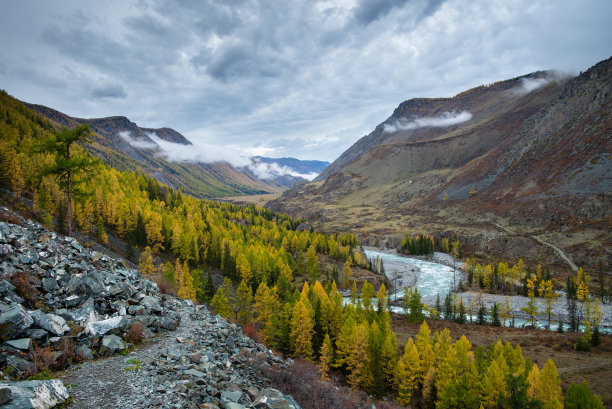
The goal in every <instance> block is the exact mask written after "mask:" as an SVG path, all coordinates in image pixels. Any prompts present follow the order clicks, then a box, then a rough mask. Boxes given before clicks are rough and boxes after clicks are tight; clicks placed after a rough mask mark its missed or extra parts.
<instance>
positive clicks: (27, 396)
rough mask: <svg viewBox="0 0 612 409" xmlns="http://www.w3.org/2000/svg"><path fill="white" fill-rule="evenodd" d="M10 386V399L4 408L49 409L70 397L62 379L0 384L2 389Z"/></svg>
mask: <svg viewBox="0 0 612 409" xmlns="http://www.w3.org/2000/svg"><path fill="white" fill-rule="evenodd" d="M4 388H10V390H11V393H10V394H9V396H10V400H9V401H8V402H7V403H5V404H4V406H2V408H3V409H47V408H51V407H53V406H55V405H58V404H60V403H62V402H64V401H65V400H66V399H68V398H69V397H70V394H69V393H68V391H67V390H66V387H65V386H64V384H63V383H62V381H60V380H58V379H52V380H49V381H22V382H13V383H10V384H0V390H2V389H4Z"/></svg>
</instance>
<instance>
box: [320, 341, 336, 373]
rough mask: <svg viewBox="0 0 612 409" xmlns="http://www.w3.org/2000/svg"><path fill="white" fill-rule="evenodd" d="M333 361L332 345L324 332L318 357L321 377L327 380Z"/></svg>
mask: <svg viewBox="0 0 612 409" xmlns="http://www.w3.org/2000/svg"><path fill="white" fill-rule="evenodd" d="M333 362H334V347H333V345H332V342H331V339H330V338H329V334H325V338H324V339H323V345H322V346H321V356H320V357H319V371H320V372H321V379H322V380H324V381H329V369H330V367H331V365H332V364H333Z"/></svg>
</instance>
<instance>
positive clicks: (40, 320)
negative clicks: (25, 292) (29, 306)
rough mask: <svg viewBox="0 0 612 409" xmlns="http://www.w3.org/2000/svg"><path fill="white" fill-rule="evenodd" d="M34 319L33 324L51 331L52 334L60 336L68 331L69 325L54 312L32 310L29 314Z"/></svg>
mask: <svg viewBox="0 0 612 409" xmlns="http://www.w3.org/2000/svg"><path fill="white" fill-rule="evenodd" d="M30 315H31V316H32V318H33V319H34V324H35V325H36V326H37V327H39V328H42V329H44V330H45V331H48V332H50V333H52V334H53V335H57V336H62V335H64V334H65V333H66V332H68V331H70V327H68V325H66V320H65V319H63V318H62V317H60V316H59V315H55V314H45V313H44V312H42V311H40V310H36V311H32V313H31V314H30Z"/></svg>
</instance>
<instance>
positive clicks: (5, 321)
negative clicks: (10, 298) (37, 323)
mask: <svg viewBox="0 0 612 409" xmlns="http://www.w3.org/2000/svg"><path fill="white" fill-rule="evenodd" d="M33 323H34V320H33V319H32V317H31V316H30V314H28V312H27V311H26V310H25V309H24V308H23V307H22V306H21V305H20V304H16V305H15V306H13V307H12V308H11V309H10V310H8V311H6V312H4V313H2V314H0V339H2V340H4V341H6V340H9V339H14V338H17V337H18V336H19V335H21V334H23V333H24V332H25V331H26V330H27V329H28V328H30V327H31V326H32V324H33Z"/></svg>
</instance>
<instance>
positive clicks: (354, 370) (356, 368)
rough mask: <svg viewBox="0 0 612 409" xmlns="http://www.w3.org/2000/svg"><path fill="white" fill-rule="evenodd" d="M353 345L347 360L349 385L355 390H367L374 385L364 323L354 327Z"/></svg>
mask: <svg viewBox="0 0 612 409" xmlns="http://www.w3.org/2000/svg"><path fill="white" fill-rule="evenodd" d="M351 338H352V345H351V347H350V349H349V355H348V357H347V359H346V366H347V368H348V371H349V375H348V379H347V381H348V384H349V385H350V386H351V387H352V388H353V389H359V388H362V389H367V388H368V387H369V386H370V384H371V383H372V381H373V379H372V374H371V373H370V357H369V355H368V339H369V334H368V329H367V328H366V325H365V324H364V323H361V324H358V325H356V326H354V327H353V334H352V336H351Z"/></svg>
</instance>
